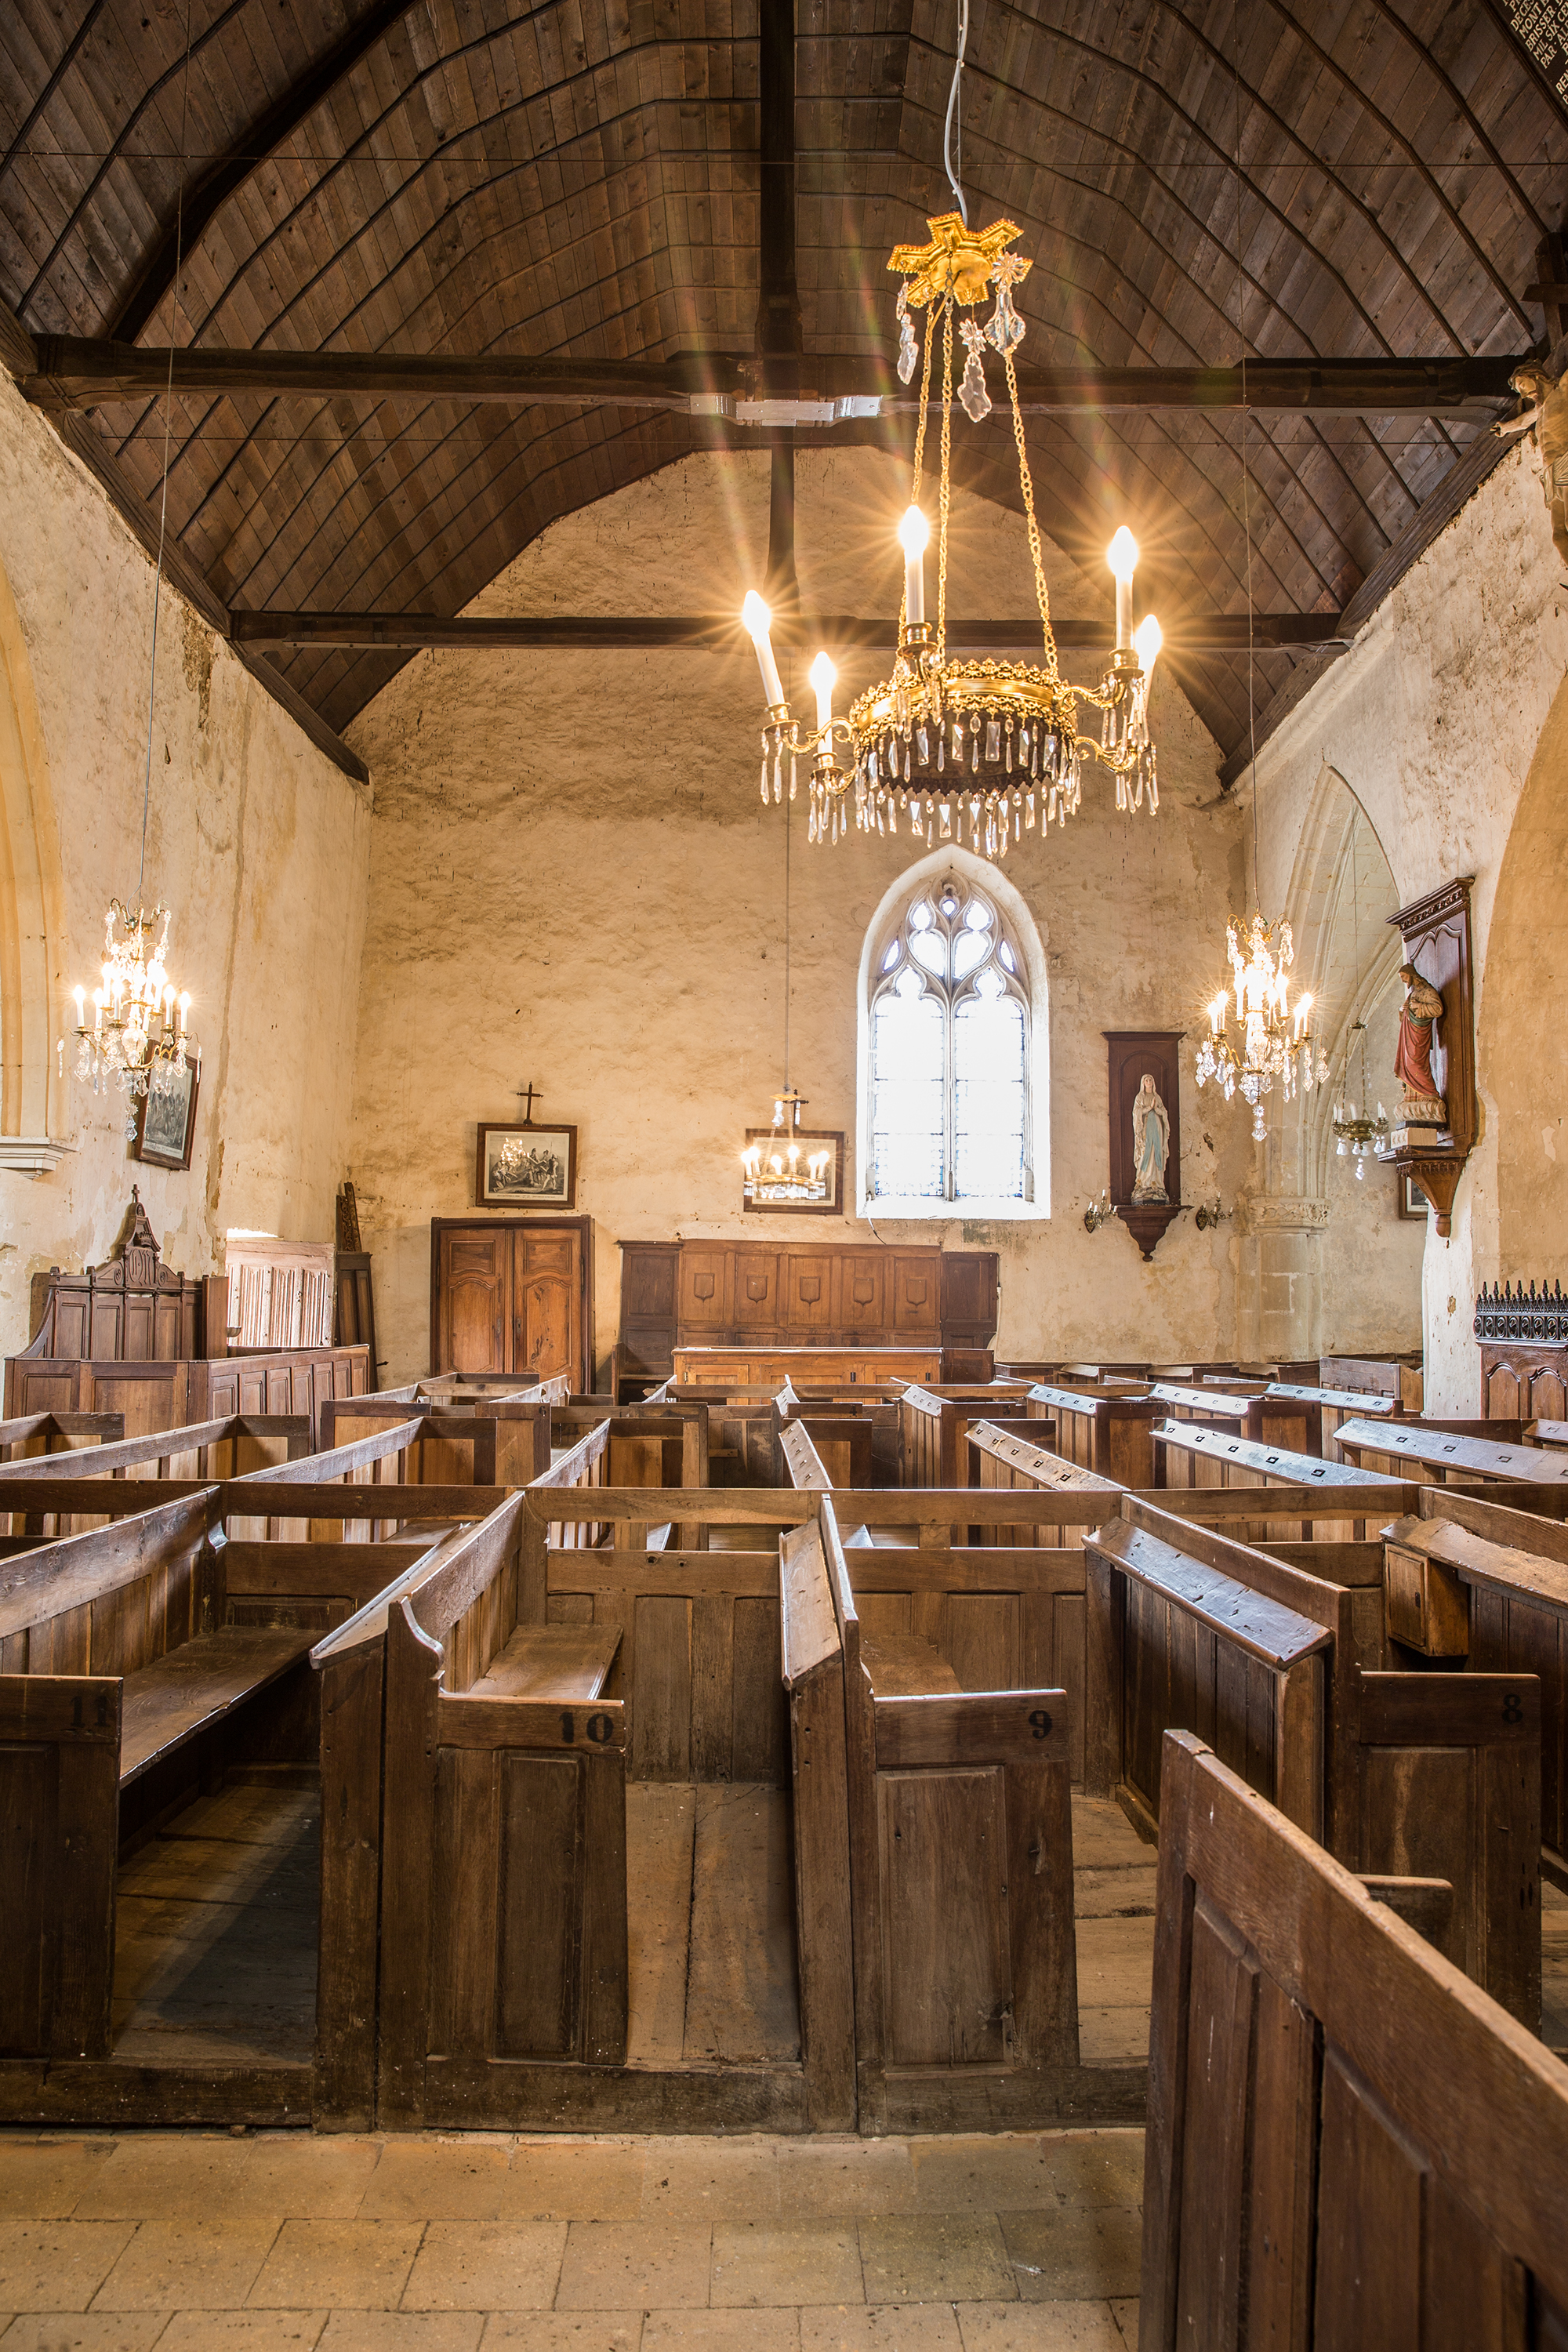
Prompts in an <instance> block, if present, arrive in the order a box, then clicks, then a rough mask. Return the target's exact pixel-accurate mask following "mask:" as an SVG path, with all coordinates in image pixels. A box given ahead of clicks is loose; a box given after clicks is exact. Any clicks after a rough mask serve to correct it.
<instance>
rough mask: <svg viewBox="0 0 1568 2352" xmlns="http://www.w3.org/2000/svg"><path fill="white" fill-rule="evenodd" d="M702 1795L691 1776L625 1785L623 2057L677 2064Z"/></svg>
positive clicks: (634, 2062)
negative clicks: (693, 1858) (694, 1850)
mask: <svg viewBox="0 0 1568 2352" xmlns="http://www.w3.org/2000/svg"><path fill="white" fill-rule="evenodd" d="M696 1825H697V1793H696V1791H695V1790H694V1789H693V1788H692V1787H691V1784H690V1782H689V1781H686V1780H634V1781H632V1782H630V1783H629V1784H628V1786H627V1789H626V1965H627V1992H626V2003H627V2015H626V2057H627V2060H628V2062H629V2063H631V2064H632V2065H634V2066H679V2063H680V2060H681V2053H682V2045H683V2042H684V2037H685V2032H686V1972H687V1963H688V1958H689V1950H690V1943H691V1853H692V1843H693V1838H694V1833H695V1830H696Z"/></svg>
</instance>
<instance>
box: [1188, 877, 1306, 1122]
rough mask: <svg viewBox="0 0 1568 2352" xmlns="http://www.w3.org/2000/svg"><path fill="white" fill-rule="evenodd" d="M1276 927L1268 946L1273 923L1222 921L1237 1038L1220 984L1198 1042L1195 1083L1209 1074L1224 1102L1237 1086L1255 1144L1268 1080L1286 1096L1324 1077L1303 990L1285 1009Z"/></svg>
mask: <svg viewBox="0 0 1568 2352" xmlns="http://www.w3.org/2000/svg"><path fill="white" fill-rule="evenodd" d="M1278 930H1279V943H1278V946H1276V943H1275V926H1273V925H1271V924H1268V923H1266V922H1265V921H1264V919H1263V918H1262V916H1261V915H1254V917H1253V918H1252V920H1251V923H1250V924H1249V925H1248V926H1247V928H1246V929H1245V930H1244V929H1240V928H1239V927H1238V926H1237V924H1235V923H1230V924H1228V925H1227V926H1226V934H1225V946H1226V954H1227V955H1228V956H1229V958H1230V965H1231V971H1232V974H1233V976H1234V980H1235V989H1236V1017H1237V1028H1238V1029H1239V1031H1240V1036H1241V1042H1240V1045H1239V1048H1238V1047H1237V1045H1235V1044H1234V1043H1233V1042H1232V1039H1231V1034H1230V1027H1229V1024H1228V1021H1227V1019H1226V1014H1227V1013H1228V1010H1229V1006H1230V992H1229V991H1228V990H1226V989H1223V988H1222V989H1221V990H1220V992H1219V994H1218V995H1217V996H1216V997H1215V1000H1214V1002H1213V1003H1212V1004H1211V1005H1210V1006H1209V1008H1208V1016H1209V1034H1208V1035H1207V1036H1206V1037H1205V1039H1204V1041H1203V1044H1202V1045H1201V1046H1200V1047H1199V1048H1198V1060H1197V1072H1196V1076H1197V1081H1198V1084H1199V1086H1200V1087H1203V1086H1206V1085H1207V1084H1208V1082H1209V1080H1210V1079H1211V1078H1213V1079H1214V1080H1215V1082H1216V1084H1217V1085H1218V1087H1219V1090H1220V1092H1221V1094H1222V1095H1223V1096H1224V1097H1225V1099H1226V1102H1229V1101H1230V1100H1231V1099H1232V1098H1233V1097H1234V1096H1235V1094H1236V1091H1237V1087H1240V1089H1241V1094H1242V1098H1243V1100H1244V1101H1246V1102H1247V1103H1250V1105H1251V1106H1252V1136H1253V1140H1254V1142H1255V1143H1261V1142H1262V1140H1263V1139H1264V1136H1265V1135H1266V1134H1267V1132H1268V1129H1267V1128H1266V1126H1265V1124H1264V1118H1263V1103H1264V1098H1265V1097H1266V1096H1268V1095H1269V1094H1271V1093H1272V1092H1273V1090H1274V1087H1275V1086H1276V1085H1278V1086H1279V1090H1280V1093H1281V1096H1282V1097H1283V1098H1284V1100H1285V1101H1286V1102H1289V1101H1290V1100H1291V1099H1292V1098H1293V1097H1294V1095H1295V1093H1296V1089H1297V1087H1298V1086H1300V1088H1301V1091H1302V1092H1303V1094H1310V1093H1311V1091H1312V1089H1313V1087H1321V1086H1326V1085H1327V1084H1328V1079H1329V1065H1328V1060H1327V1057H1326V1056H1325V1055H1323V1054H1322V1053H1321V1050H1320V1049H1319V1047H1318V1045H1317V1043H1316V1041H1315V1039H1314V1038H1313V1035H1312V1000H1311V998H1310V996H1299V997H1298V998H1297V1000H1296V1006H1295V1010H1294V1012H1292V1011H1291V1009H1290V982H1289V977H1288V975H1289V970H1290V965H1291V961H1292V960H1293V954H1294V950H1293V949H1292V947H1291V942H1290V926H1289V923H1285V922H1281V923H1280V924H1279V926H1278Z"/></svg>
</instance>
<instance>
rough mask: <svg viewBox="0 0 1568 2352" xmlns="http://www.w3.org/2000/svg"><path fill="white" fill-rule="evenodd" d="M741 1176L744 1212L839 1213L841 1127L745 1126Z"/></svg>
mask: <svg viewBox="0 0 1568 2352" xmlns="http://www.w3.org/2000/svg"><path fill="white" fill-rule="evenodd" d="M741 1178H742V1185H741V1191H742V1198H741V1206H742V1209H744V1210H745V1211H746V1213H747V1214H748V1215H751V1214H753V1213H754V1214H756V1215H759V1216H769V1215H777V1214H780V1213H787V1214H789V1215H792V1216H797V1217H799V1216H806V1217H837V1216H842V1214H843V1213H844V1130H843V1129H842V1128H839V1129H831V1128H805V1127H795V1128H788V1129H785V1128H782V1127H749V1128H748V1129H746V1149H745V1150H744V1151H743V1153H742V1156H741Z"/></svg>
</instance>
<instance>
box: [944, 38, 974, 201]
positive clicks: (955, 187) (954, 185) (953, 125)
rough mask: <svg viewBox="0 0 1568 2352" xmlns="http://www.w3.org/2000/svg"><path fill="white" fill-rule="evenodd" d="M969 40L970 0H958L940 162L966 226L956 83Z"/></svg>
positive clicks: (959, 104)
mask: <svg viewBox="0 0 1568 2352" xmlns="http://www.w3.org/2000/svg"><path fill="white" fill-rule="evenodd" d="M968 40H969V0H958V53H957V55H956V56H955V57H954V58H953V61H952V89H950V90H949V91H948V93H947V114H946V118H945V119H944V121H943V122H942V163H944V164H945V166H946V167H947V184H948V186H949V187H950V188H951V189H952V193H953V194H954V195H955V196H956V197H957V199H958V217H959V219H960V220H961V221H962V222H963V226H964V227H965V228H967V227H968V226H969V206H968V205H966V204H965V203H964V201H963V188H962V186H961V185H960V184H959V177H960V174H961V173H962V172H963V102H962V100H960V97H959V83H960V81H961V79H963V52H964V49H965V47H966V46H967V44H968Z"/></svg>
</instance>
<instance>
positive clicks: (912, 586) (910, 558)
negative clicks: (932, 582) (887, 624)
mask: <svg viewBox="0 0 1568 2352" xmlns="http://www.w3.org/2000/svg"><path fill="white" fill-rule="evenodd" d="M930 544H931V525H930V524H929V523H928V522H927V520H926V519H925V516H924V515H923V514H922V513H921V509H920V508H919V507H910V509H909V512H908V513H907V514H906V515H905V517H904V519H903V520H902V522H901V523H900V525H899V545H900V547H901V548H902V549H903V551H904V606H905V616H906V618H907V619H908V621H909V624H910V627H911V628H912V627H914V626H915V625H916V624H917V623H919V622H921V621H923V620H924V619H925V616H926V575H925V562H924V556H925V551H926V549H927V547H928V546H929V545H930Z"/></svg>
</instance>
